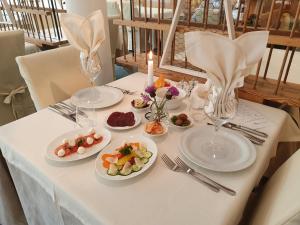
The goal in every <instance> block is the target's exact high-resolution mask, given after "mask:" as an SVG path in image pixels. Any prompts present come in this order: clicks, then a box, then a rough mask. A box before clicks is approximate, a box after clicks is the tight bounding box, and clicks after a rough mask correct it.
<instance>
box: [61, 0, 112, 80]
mask: <svg viewBox="0 0 300 225" xmlns="http://www.w3.org/2000/svg"><path fill="white" fill-rule="evenodd" d="M66 8H67V11H68V12H72V13H76V14H79V15H82V16H87V15H89V14H90V13H91V12H93V11H95V10H98V9H101V11H102V13H103V15H104V18H105V35H106V41H105V42H104V44H103V45H102V46H101V48H100V49H99V55H100V57H101V62H102V72H101V75H100V78H99V79H98V80H97V81H96V82H97V84H105V83H108V82H111V81H112V80H113V78H114V75H113V65H112V57H111V47H110V41H109V40H110V35H109V27H108V20H107V12H106V11H107V10H106V1H105V0H84V1H83V0H69V1H66Z"/></svg>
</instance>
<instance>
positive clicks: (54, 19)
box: [0, 0, 67, 47]
mask: <svg viewBox="0 0 300 225" xmlns="http://www.w3.org/2000/svg"><path fill="white" fill-rule="evenodd" d="M0 10H1V11H2V14H3V15H4V22H3V23H2V25H1V26H0V30H15V29H23V30H24V31H25V35H26V41H27V42H30V43H33V44H36V45H38V46H40V47H45V46H48V47H57V46H59V45H61V44H64V43H67V40H66V39H65V38H64V36H63V32H62V29H61V25H60V19H59V15H60V14H61V13H65V12H66V10H65V9H64V3H63V1H62V0H49V1H46V0H42V1H33V0H24V1H15V0H2V1H1V2H0ZM0 17H1V13H0Z"/></svg>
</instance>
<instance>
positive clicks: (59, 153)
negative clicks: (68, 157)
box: [57, 149, 66, 157]
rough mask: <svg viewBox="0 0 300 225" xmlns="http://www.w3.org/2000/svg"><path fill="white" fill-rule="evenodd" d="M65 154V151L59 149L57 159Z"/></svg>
mask: <svg viewBox="0 0 300 225" xmlns="http://www.w3.org/2000/svg"><path fill="white" fill-rule="evenodd" d="M65 154H66V152H65V150H64V149H59V150H58V152H57V156H58V157H64V156H65Z"/></svg>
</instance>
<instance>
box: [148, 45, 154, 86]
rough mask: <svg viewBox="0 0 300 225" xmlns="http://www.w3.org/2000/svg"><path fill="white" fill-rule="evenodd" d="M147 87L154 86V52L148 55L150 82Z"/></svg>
mask: <svg viewBox="0 0 300 225" xmlns="http://www.w3.org/2000/svg"><path fill="white" fill-rule="evenodd" d="M147 85H148V86H152V85H153V54H152V51H150V53H149V55H148V80H147Z"/></svg>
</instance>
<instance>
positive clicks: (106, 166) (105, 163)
mask: <svg viewBox="0 0 300 225" xmlns="http://www.w3.org/2000/svg"><path fill="white" fill-rule="evenodd" d="M102 165H103V167H104V168H106V169H108V168H109V165H110V163H109V162H108V161H103V164H102Z"/></svg>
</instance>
